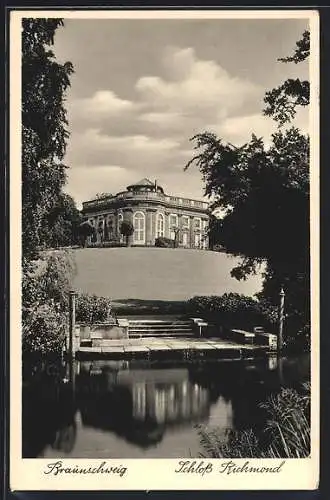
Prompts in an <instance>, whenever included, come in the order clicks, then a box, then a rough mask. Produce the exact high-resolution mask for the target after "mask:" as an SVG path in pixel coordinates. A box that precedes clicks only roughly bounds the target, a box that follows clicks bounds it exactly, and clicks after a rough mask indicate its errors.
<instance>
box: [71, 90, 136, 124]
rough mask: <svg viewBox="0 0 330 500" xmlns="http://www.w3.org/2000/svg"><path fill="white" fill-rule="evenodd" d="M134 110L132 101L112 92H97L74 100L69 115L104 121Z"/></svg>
mask: <svg viewBox="0 0 330 500" xmlns="http://www.w3.org/2000/svg"><path fill="white" fill-rule="evenodd" d="M134 108H135V104H134V103H133V102H132V101H129V100H127V99H121V98H120V97H118V96H117V95H116V94H115V93H114V92H112V91H111V90H97V91H96V92H95V93H94V94H93V95H92V96H91V97H87V98H81V99H76V100H73V101H72V103H71V105H70V106H69V113H70V114H71V115H73V117H80V118H85V119H86V120H93V119H94V120H102V119H103V118H104V117H114V116H118V115H119V114H122V113H129V112H132V111H133V110H134Z"/></svg>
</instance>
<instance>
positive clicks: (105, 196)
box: [93, 193, 113, 200]
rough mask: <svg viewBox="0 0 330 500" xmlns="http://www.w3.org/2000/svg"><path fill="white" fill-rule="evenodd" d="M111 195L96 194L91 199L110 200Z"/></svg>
mask: <svg viewBox="0 0 330 500" xmlns="http://www.w3.org/2000/svg"><path fill="white" fill-rule="evenodd" d="M112 196H113V194H111V193H96V195H95V196H94V198H93V199H95V200H103V199H105V198H112Z"/></svg>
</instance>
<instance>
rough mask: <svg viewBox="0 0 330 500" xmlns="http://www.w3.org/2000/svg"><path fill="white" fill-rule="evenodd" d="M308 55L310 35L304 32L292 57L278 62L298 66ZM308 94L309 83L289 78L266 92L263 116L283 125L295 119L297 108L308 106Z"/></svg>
mask: <svg viewBox="0 0 330 500" xmlns="http://www.w3.org/2000/svg"><path fill="white" fill-rule="evenodd" d="M309 55H310V33H309V31H305V32H304V33H303V35H302V38H301V39H300V40H298V42H297V43H296V50H295V52H294V54H293V56H291V57H285V58H280V59H279V61H282V62H285V63H287V62H293V63H295V64H298V63H300V62H302V61H305V60H306V59H307V58H308V57H309ZM309 94H310V85H309V81H307V80H300V79H299V78H296V79H292V78H289V79H287V80H286V81H285V82H283V83H282V84H281V85H279V86H278V87H277V88H274V89H272V90H270V91H269V92H266V95H265V98H264V101H265V104H266V107H265V109H264V114H265V115H266V116H272V117H273V118H274V119H275V120H276V121H278V122H279V124H280V125H284V123H286V122H289V121H291V120H292V119H293V118H294V117H295V115H296V110H297V107H298V106H303V107H304V106H308V104H309Z"/></svg>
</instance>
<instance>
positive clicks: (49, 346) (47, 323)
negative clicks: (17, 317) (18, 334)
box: [22, 302, 67, 355]
mask: <svg viewBox="0 0 330 500" xmlns="http://www.w3.org/2000/svg"><path fill="white" fill-rule="evenodd" d="M66 328H67V316H66V314H65V313H63V312H62V311H60V310H59V309H57V308H56V305H55V303H51V302H48V303H44V304H38V305H37V306H36V307H35V308H33V309H30V310H29V311H28V312H25V317H24V322H23V344H22V348H23V353H24V354H41V355H45V354H55V353H57V354H60V353H61V352H62V349H63V346H64V342H65V333H66Z"/></svg>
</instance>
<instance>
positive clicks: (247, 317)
mask: <svg viewBox="0 0 330 500" xmlns="http://www.w3.org/2000/svg"><path fill="white" fill-rule="evenodd" d="M187 311H188V312H189V313H190V315H191V316H192V315H193V316H201V317H202V318H203V319H205V320H207V321H209V322H211V323H215V324H217V325H221V326H222V327H223V328H225V329H230V328H242V329H252V328H253V327H254V326H263V327H265V328H267V329H270V330H274V328H275V325H276V322H277V310H276V308H274V307H273V306H271V304H268V303H267V302H265V301H257V300H255V299H253V298H252V297H247V296H245V295H240V294H237V293H225V294H224V295H222V296H216V295H213V296H196V297H193V298H192V299H189V300H188V302H187Z"/></svg>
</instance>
